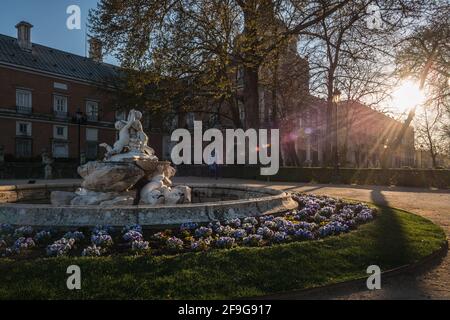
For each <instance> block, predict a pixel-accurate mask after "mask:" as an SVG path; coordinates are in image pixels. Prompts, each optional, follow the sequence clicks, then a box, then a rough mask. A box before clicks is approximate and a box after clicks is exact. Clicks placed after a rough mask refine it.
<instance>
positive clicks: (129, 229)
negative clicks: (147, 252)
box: [122, 224, 142, 234]
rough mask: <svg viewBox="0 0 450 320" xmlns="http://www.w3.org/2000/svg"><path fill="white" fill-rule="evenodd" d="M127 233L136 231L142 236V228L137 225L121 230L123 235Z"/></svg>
mask: <svg viewBox="0 0 450 320" xmlns="http://www.w3.org/2000/svg"><path fill="white" fill-rule="evenodd" d="M128 231H137V232H139V233H141V234H142V227H141V225H139V224H132V225H129V226H126V227H124V228H123V229H122V233H123V234H125V233H127V232H128Z"/></svg>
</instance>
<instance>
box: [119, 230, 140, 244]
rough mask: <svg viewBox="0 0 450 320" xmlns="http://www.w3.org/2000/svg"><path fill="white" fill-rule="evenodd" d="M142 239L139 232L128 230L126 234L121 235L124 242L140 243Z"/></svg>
mask: <svg viewBox="0 0 450 320" xmlns="http://www.w3.org/2000/svg"><path fill="white" fill-rule="evenodd" d="M143 239H144V236H143V235H142V233H140V232H139V231H135V230H130V231H128V232H127V233H125V234H124V235H123V240H125V241H126V242H133V241H142V240H143Z"/></svg>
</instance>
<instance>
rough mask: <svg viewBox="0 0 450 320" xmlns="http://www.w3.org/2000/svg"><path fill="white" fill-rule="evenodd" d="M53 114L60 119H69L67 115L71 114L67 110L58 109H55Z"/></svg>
mask: <svg viewBox="0 0 450 320" xmlns="http://www.w3.org/2000/svg"><path fill="white" fill-rule="evenodd" d="M53 115H54V116H55V117H56V118H58V119H67V117H68V116H69V114H68V113H67V111H57V110H53Z"/></svg>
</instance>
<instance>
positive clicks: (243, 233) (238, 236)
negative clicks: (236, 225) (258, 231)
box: [232, 229, 247, 240]
mask: <svg viewBox="0 0 450 320" xmlns="http://www.w3.org/2000/svg"><path fill="white" fill-rule="evenodd" d="M232 236H233V238H235V239H237V240H240V239H242V238H244V237H245V236H247V232H246V231H245V230H244V229H236V230H234V232H233V233H232Z"/></svg>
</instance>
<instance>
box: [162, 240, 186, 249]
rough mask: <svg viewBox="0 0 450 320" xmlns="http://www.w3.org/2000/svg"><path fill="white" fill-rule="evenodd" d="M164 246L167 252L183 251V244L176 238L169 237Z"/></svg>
mask: <svg viewBox="0 0 450 320" xmlns="http://www.w3.org/2000/svg"><path fill="white" fill-rule="evenodd" d="M166 245H167V248H168V249H169V250H172V251H180V250H183V245H184V242H183V240H181V239H179V238H177V237H170V238H169V239H167V241H166Z"/></svg>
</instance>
